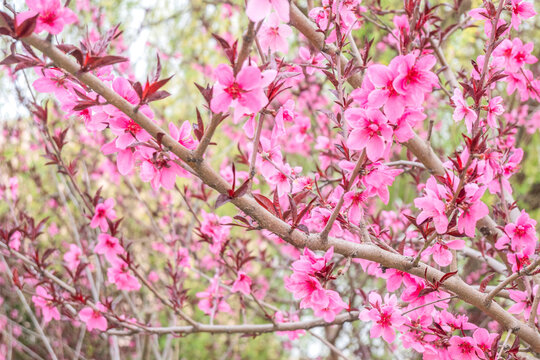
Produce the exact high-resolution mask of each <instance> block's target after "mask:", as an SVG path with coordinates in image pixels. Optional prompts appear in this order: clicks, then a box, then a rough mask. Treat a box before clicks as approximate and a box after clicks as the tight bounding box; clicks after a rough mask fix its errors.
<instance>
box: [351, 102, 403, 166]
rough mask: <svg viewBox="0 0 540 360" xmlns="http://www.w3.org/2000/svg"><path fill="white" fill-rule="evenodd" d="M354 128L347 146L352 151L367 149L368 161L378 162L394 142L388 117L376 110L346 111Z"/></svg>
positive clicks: (354, 109)
mask: <svg viewBox="0 0 540 360" xmlns="http://www.w3.org/2000/svg"><path fill="white" fill-rule="evenodd" d="M345 118H346V119H347V121H348V123H349V125H350V126H351V128H352V131H351V133H350V134H349V138H348V139H347V146H349V148H351V149H352V150H363V149H366V154H367V157H368V159H370V160H371V161H377V160H378V159H379V158H380V157H381V156H382V155H383V153H384V151H385V147H386V145H387V143H390V142H391V140H392V129H391V128H390V126H388V124H387V123H388V120H387V119H386V117H385V116H384V115H383V114H382V113H381V112H380V111H379V110H376V109H367V110H365V109H360V108H352V109H348V110H346V111H345Z"/></svg>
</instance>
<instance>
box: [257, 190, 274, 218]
mask: <svg viewBox="0 0 540 360" xmlns="http://www.w3.org/2000/svg"><path fill="white" fill-rule="evenodd" d="M253 197H254V198H255V201H257V202H258V203H259V205H261V206H262V207H263V208H265V209H266V210H267V211H268V212H270V213H271V214H272V215H274V216H275V215H276V210H275V209H274V204H273V203H272V201H270V199H268V198H267V197H266V196H264V195H261V194H253Z"/></svg>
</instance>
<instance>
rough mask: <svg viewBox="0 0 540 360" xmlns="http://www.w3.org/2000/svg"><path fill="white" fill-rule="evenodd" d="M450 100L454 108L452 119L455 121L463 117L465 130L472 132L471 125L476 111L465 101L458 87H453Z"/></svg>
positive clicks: (474, 119)
mask: <svg viewBox="0 0 540 360" xmlns="http://www.w3.org/2000/svg"><path fill="white" fill-rule="evenodd" d="M452 101H453V102H454V106H455V107H456V109H455V110H454V115H453V119H454V121H455V122H458V121H461V120H463V119H465V125H466V126H467V131H468V132H469V133H471V132H472V125H473V123H474V122H475V121H476V118H477V116H476V113H475V112H474V111H473V110H472V109H471V108H470V107H469V105H467V102H466V101H465V99H464V98H463V93H462V92H461V90H460V89H458V88H455V89H454V96H452Z"/></svg>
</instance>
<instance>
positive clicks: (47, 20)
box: [40, 12, 58, 26]
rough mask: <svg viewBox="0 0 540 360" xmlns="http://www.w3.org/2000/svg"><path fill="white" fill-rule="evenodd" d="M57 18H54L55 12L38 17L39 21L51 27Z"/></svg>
mask: <svg viewBox="0 0 540 360" xmlns="http://www.w3.org/2000/svg"><path fill="white" fill-rule="evenodd" d="M57 18H58V17H57V16H56V13H55V12H47V13H45V14H43V15H42V16H40V20H41V21H42V22H43V23H45V24H47V25H51V26H52V24H53V23H54V22H55V21H56V19H57Z"/></svg>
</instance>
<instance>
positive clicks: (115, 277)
mask: <svg viewBox="0 0 540 360" xmlns="http://www.w3.org/2000/svg"><path fill="white" fill-rule="evenodd" d="M107 281H109V283H110V284H115V285H116V287H117V288H118V290H126V291H134V290H139V289H140V288H141V284H140V283H139V280H137V278H136V277H135V276H133V275H131V274H130V273H129V267H128V264H126V262H125V261H124V260H122V259H120V258H115V259H113V261H112V262H111V267H110V268H108V269H107Z"/></svg>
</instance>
